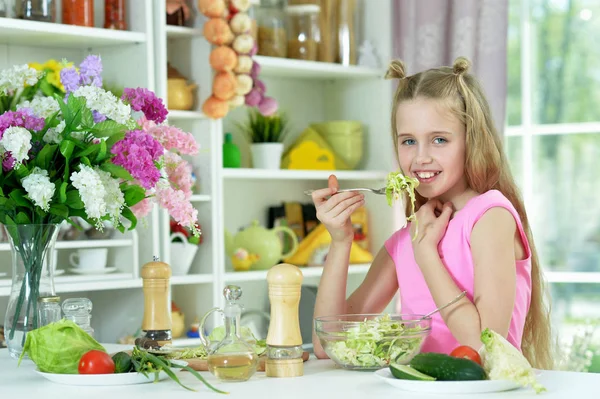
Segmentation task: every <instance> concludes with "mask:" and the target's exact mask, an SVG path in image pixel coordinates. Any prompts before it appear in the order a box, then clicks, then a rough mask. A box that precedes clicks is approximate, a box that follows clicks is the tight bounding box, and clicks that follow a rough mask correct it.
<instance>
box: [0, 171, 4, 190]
mask: <svg viewBox="0 0 600 399" xmlns="http://www.w3.org/2000/svg"><path fill="white" fill-rule="evenodd" d="M0 169H2V168H0ZM0 197H4V191H2V186H0Z"/></svg>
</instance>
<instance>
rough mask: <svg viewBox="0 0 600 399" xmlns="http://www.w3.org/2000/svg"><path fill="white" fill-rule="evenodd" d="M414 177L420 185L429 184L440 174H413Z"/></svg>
mask: <svg viewBox="0 0 600 399" xmlns="http://www.w3.org/2000/svg"><path fill="white" fill-rule="evenodd" d="M414 173H415V176H416V177H417V179H418V180H419V182H421V183H429V182H431V181H433V180H434V179H435V178H436V177H437V176H438V175H439V174H440V173H442V172H414Z"/></svg>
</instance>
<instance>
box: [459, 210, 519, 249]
mask: <svg viewBox="0 0 600 399" xmlns="http://www.w3.org/2000/svg"><path fill="white" fill-rule="evenodd" d="M471 247H472V250H473V251H478V252H481V251H484V252H486V253H487V255H485V254H481V255H480V256H486V257H489V256H493V255H492V254H493V253H500V252H502V251H510V252H511V253H513V254H514V257H515V259H519V260H520V259H524V258H525V257H526V249H525V248H526V244H525V243H524V242H523V241H522V240H521V237H520V234H519V231H518V229H517V222H516V221H515V218H514V216H513V214H512V213H511V212H510V211H509V210H508V209H506V208H504V207H501V206H497V207H493V208H490V209H488V210H487V211H486V212H485V213H484V214H483V215H482V216H481V218H480V219H479V220H478V221H477V223H475V226H473V231H472V232H471Z"/></svg>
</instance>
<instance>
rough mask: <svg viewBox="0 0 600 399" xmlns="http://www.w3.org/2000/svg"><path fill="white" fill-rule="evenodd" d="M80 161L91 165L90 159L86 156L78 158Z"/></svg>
mask: <svg viewBox="0 0 600 399" xmlns="http://www.w3.org/2000/svg"><path fill="white" fill-rule="evenodd" d="M80 161H81V163H82V164H84V165H87V166H90V167H91V166H92V163H91V162H90V159H89V158H88V157H81V159H80Z"/></svg>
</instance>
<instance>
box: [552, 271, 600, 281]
mask: <svg viewBox="0 0 600 399" xmlns="http://www.w3.org/2000/svg"><path fill="white" fill-rule="evenodd" d="M544 275H545V277H546V281H548V282H549V283H551V284H558V283H570V284H586V283H592V284H597V283H600V272H554V271H545V272H544Z"/></svg>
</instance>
